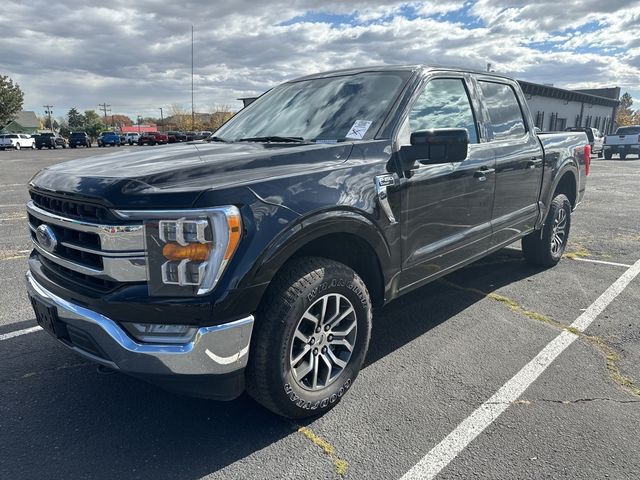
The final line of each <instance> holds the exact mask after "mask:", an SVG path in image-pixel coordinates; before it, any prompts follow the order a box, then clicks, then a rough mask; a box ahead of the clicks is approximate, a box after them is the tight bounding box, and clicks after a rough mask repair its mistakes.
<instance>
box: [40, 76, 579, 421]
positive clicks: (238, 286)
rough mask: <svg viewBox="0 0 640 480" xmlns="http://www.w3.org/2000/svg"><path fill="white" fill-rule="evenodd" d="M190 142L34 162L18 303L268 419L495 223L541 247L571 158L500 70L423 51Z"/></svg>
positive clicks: (94, 355) (312, 388) (62, 333)
mask: <svg viewBox="0 0 640 480" xmlns="http://www.w3.org/2000/svg"><path fill="white" fill-rule="evenodd" d="M336 92H339V93H336ZM272 112H279V113H278V114H277V115H272ZM265 118H269V119H270V121H269V122H265V121H264V119H265ZM209 140H210V141H209V142H208V143H198V144H193V145H190V146H189V145H186V146H185V145H180V146H177V145H176V146H171V147H168V148H165V149H162V150H158V149H155V150H153V151H147V150H145V149H138V150H137V151H136V152H132V153H130V154H128V155H126V156H122V158H112V159H110V160H109V162H105V161H104V159H103V158H94V159H87V160H83V161H82V162H77V161H76V162H69V163H61V164H57V165H51V166H48V167H47V168H46V169H45V170H43V171H41V172H40V173H38V174H36V175H35V176H34V177H33V178H32V180H31V182H30V184H29V186H30V194H31V197H32V200H31V201H30V202H29V204H28V205H27V210H28V213H29V215H28V221H29V222H30V224H31V225H30V226H31V229H32V231H33V232H34V233H33V235H32V238H33V243H34V248H35V250H34V251H33V252H32V254H31V256H30V258H29V272H28V273H27V288H28V293H29V297H30V298H31V304H32V305H33V308H34V311H35V315H36V318H37V320H38V323H39V324H40V325H41V326H42V328H43V329H44V330H46V331H47V332H48V333H49V334H51V335H52V336H53V337H55V338H57V339H59V340H60V341H61V342H62V344H63V345H65V346H66V347H69V348H71V349H72V350H73V351H74V352H75V353H77V354H79V355H81V356H83V357H85V358H86V359H87V360H89V361H92V362H97V363H99V364H102V365H104V366H108V367H110V368H112V369H116V370H119V371H120V372H123V373H128V374H131V375H134V376H136V377H138V378H143V379H147V380H148V381H150V382H154V383H158V384H161V385H164V386H166V387H167V388H170V389H172V390H175V391H181V392H185V393H189V394H194V395H198V396H202V397H207V398H217V399H232V398H235V397H237V396H238V395H240V394H241V393H242V392H243V391H244V390H245V387H246V389H247V390H248V392H249V394H250V395H251V396H252V397H253V398H254V399H256V400H257V401H259V402H261V403H262V404H263V405H265V406H266V407H267V408H269V409H271V410H272V411H274V412H276V413H277V414H279V415H283V416H286V417H290V418H301V417H307V416H311V415H318V414H320V413H323V412H326V411H327V410H329V409H330V408H332V407H333V406H334V405H336V404H337V403H338V402H339V401H340V399H341V398H343V397H344V395H345V394H347V392H348V391H349V390H350V388H351V386H352V385H353V382H354V381H355V380H356V377H357V375H358V372H359V370H360V368H361V367H362V365H363V362H364V360H365V357H366V355H367V350H368V347H369V339H370V336H371V328H372V325H371V324H372V309H373V307H374V306H377V307H380V306H382V305H384V304H386V303H388V302H390V301H392V300H394V299H396V298H398V297H400V296H401V295H403V294H405V293H407V292H410V291H412V290H414V289H416V288H418V287H420V286H423V285H425V284H427V283H429V282H431V281H433V280H435V279H438V278H440V277H442V276H444V275H446V274H448V273H450V272H453V271H454V270H456V269H459V268H461V267H463V266H466V265H468V264H469V263H471V262H473V261H475V260H478V259H480V258H482V257H484V256H486V255H489V254H491V253H492V252H495V251H497V250H499V249H501V248H503V247H504V246H506V245H510V244H511V243H513V242H514V241H516V240H521V241H522V252H523V255H524V258H525V260H526V261H527V262H529V263H531V264H534V265H538V266H541V267H552V266H554V265H556V264H557V263H558V262H559V261H560V260H561V258H562V255H563V252H564V250H565V247H566V245H567V240H568V238H569V230H570V227H571V214H572V211H573V210H574V209H575V208H576V207H577V206H578V205H579V204H580V202H581V200H582V198H583V196H584V192H585V189H586V183H587V175H588V173H589V161H590V146H589V142H588V139H587V136H586V135H585V133H583V132H560V133H548V134H545V133H540V134H537V133H536V132H535V131H534V122H533V119H532V118H531V114H530V112H529V108H528V107H527V103H526V99H525V96H524V94H523V92H522V90H521V88H520V85H519V84H518V82H517V81H516V80H513V79H511V78H508V77H504V76H501V75H496V74H493V73H488V72H479V73H475V72H472V71H463V70H458V69H445V68H441V67H419V66H407V67H402V66H388V67H368V68H362V69H355V68H352V69H350V70H347V71H341V72H339V74H336V73H335V72H329V73H324V74H315V75H310V76H307V77H304V78H302V79H298V80H296V81H292V82H288V83H285V84H283V85H280V86H278V87H275V88H273V89H271V90H270V91H269V92H267V93H265V94H264V95H262V96H261V97H260V98H259V99H258V100H256V101H255V102H254V103H252V104H251V105H250V106H249V107H247V108H245V109H243V110H242V111H240V113H238V114H237V115H235V116H234V117H233V118H232V119H230V120H229V121H228V122H227V123H226V124H225V125H224V126H222V127H221V128H220V129H218V130H217V131H216V136H215V137H211V138H210V139H209ZM79 215H80V216H81V219H82V220H83V222H82V223H80V222H77V221H76V220H74V219H75V218H78V216H79ZM58 229H63V230H64V233H65V238H67V237H72V238H80V240H78V241H74V242H73V243H71V242H70V243H65V244H64V246H63V248H60V249H57V248H56V242H55V235H57V234H58ZM80 230H81V232H80V233H79V237H76V236H75V235H76V234H78V232H79V231H80ZM86 252H89V254H86ZM530 272H533V273H537V272H538V270H531V271H530ZM556 281H561V280H556ZM545 288H547V289H549V290H552V289H553V288H554V285H553V284H551V285H545ZM425 314H426V315H428V312H425ZM400 363H401V362H400ZM52 368H54V366H52ZM388 381H389V383H392V382H393V381H395V379H394V378H392V377H389V378H388ZM90 394H91V393H90V392H87V396H89V395H90Z"/></svg>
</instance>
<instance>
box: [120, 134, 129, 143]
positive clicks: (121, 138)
mask: <svg viewBox="0 0 640 480" xmlns="http://www.w3.org/2000/svg"><path fill="white" fill-rule="evenodd" d="M118 136H119V137H120V145H124V144H125V143H127V136H126V134H124V133H118Z"/></svg>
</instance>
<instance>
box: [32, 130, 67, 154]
mask: <svg viewBox="0 0 640 480" xmlns="http://www.w3.org/2000/svg"><path fill="white" fill-rule="evenodd" d="M35 140H36V148H37V149H38V150H41V149H42V148H43V147H44V148H49V149H51V148H58V146H60V147H62V148H67V141H66V140H65V138H64V137H63V136H61V135H59V134H57V133H54V132H44V133H41V134H40V135H36V137H35Z"/></svg>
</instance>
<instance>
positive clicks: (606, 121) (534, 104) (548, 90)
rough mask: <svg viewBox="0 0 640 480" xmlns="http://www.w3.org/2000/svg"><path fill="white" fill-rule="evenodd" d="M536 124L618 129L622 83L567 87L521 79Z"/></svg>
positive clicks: (556, 128) (549, 128) (550, 127)
mask: <svg viewBox="0 0 640 480" xmlns="http://www.w3.org/2000/svg"><path fill="white" fill-rule="evenodd" d="M519 82H520V85H521V86H522V90H523V91H524V94H525V97H526V98H527V102H528V103H529V110H531V115H532V116H533V119H534V122H535V125H536V127H538V128H540V129H541V130H543V131H559V130H564V129H565V128H567V127H593V128H597V129H598V130H600V131H601V132H602V133H604V134H607V133H611V132H612V131H613V130H615V128H616V125H614V119H615V117H616V109H617V108H618V105H619V104H620V101H619V100H618V98H619V96H620V87H614V88H599V89H593V90H565V89H563V88H557V87H553V86H549V85H540V84H537V83H530V82H525V81H523V80H519Z"/></svg>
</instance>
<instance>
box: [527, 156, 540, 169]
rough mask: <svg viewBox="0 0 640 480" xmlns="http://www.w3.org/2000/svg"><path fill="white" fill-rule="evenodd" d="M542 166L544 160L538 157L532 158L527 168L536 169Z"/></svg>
mask: <svg viewBox="0 0 640 480" xmlns="http://www.w3.org/2000/svg"><path fill="white" fill-rule="evenodd" d="M540 165H542V159H541V158H537V157H532V158H531V160H529V161H528V162H527V167H529V168H536V167H538V166H540Z"/></svg>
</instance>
